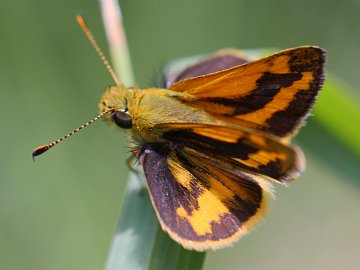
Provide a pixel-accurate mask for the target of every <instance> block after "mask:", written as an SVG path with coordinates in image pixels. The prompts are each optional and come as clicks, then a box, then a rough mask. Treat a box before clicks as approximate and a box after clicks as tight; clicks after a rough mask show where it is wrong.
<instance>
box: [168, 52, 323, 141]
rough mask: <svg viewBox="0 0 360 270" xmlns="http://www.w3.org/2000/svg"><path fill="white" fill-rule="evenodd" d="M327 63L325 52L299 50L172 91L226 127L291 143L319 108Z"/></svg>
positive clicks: (179, 85) (182, 83) (177, 86)
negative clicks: (314, 107) (244, 128)
mask: <svg viewBox="0 0 360 270" xmlns="http://www.w3.org/2000/svg"><path fill="white" fill-rule="evenodd" d="M324 62H325V52H324V50H323V49H321V48H318V47H309V46H307V47H299V48H295V49H289V50H285V51H283V52H280V53H278V54H274V55H272V56H269V57H267V58H263V59H260V60H257V61H253V62H250V63H247V64H245V65H240V66H235V67H232V68H230V69H227V70H223V71H219V72H215V73H211V74H208V75H202V76H200V77H194V78H188V79H185V80H182V81H179V82H174V83H173V84H172V85H171V86H170V89H171V90H175V91H181V92H184V93H187V94H190V95H192V96H194V97H195V99H194V100H192V101H191V102H189V105H190V106H195V107H199V108H202V109H204V110H205V111H207V112H209V113H212V114H213V115H214V116H215V117H217V118H218V119H220V120H222V121H225V122H229V123H232V124H237V125H239V126H247V127H252V128H256V129H259V130H261V131H265V132H269V133H271V134H274V135H276V136H279V137H285V136H289V135H292V134H293V132H294V131H295V130H296V128H298V127H299V124H301V123H302V121H304V119H305V117H306V116H307V114H308V112H309V111H310V109H311V107H312V105H313V103H314V102H315V99H316V96H317V94H318V91H319V90H320V88H321V86H322V83H323V77H324V76H323V68H324ZM224 86H225V87H224Z"/></svg>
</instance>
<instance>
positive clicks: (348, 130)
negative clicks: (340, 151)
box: [314, 74, 360, 156]
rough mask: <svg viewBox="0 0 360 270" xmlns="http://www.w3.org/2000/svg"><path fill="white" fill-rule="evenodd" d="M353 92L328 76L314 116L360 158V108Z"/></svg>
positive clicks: (331, 76)
mask: <svg viewBox="0 0 360 270" xmlns="http://www.w3.org/2000/svg"><path fill="white" fill-rule="evenodd" d="M351 92H352V91H350V90H349V89H348V87H346V86H345V85H344V84H343V83H341V82H340V80H339V79H336V78H335V77H334V76H333V75H332V74H328V76H327V79H326V82H325V85H324V89H323V90H322V91H321V94H320V97H319V100H318V102H317V104H316V106H315V108H314V114H315V117H316V119H317V120H318V121H319V122H320V123H321V124H322V125H323V126H324V127H325V128H326V129H328V130H329V132H331V133H332V134H334V135H335V136H336V137H337V138H338V139H339V140H340V141H341V142H342V143H343V144H344V145H346V146H347V147H348V148H349V149H350V150H351V151H352V152H354V153H355V154H356V155H358V156H360V108H359V105H358V101H357V100H356V98H354V97H351V94H350V93H351Z"/></svg>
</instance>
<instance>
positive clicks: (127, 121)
mask: <svg viewBox="0 0 360 270" xmlns="http://www.w3.org/2000/svg"><path fill="white" fill-rule="evenodd" d="M111 117H112V119H113V120H114V122H115V123H116V124H117V125H118V126H119V127H121V128H132V118H131V115H130V114H129V113H126V112H113V113H112V114H111Z"/></svg>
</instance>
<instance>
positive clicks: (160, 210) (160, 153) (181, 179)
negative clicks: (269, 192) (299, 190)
mask: <svg viewBox="0 0 360 270" xmlns="http://www.w3.org/2000/svg"><path fill="white" fill-rule="evenodd" d="M140 161H141V163H142V166H143V169H144V173H145V177H146V180H147V184H148V187H149V192H150V197H151V200H152V203H153V206H154V209H155V211H156V214H157V216H158V218H159V221H160V223H161V226H162V228H163V229H164V230H165V231H167V232H168V233H169V235H170V236H171V237H172V238H173V239H174V240H176V241H177V242H179V243H180V244H181V245H183V246H184V247H186V248H189V249H195V250H198V251H202V250H206V249H209V248H211V249H217V248H221V247H224V246H228V245H231V244H232V243H233V242H235V241H236V240H238V239H239V238H240V237H241V236H242V235H244V234H245V233H246V232H248V231H249V229H251V228H252V227H253V225H254V223H256V222H257V221H258V220H259V219H260V218H261V216H262V215H263V212H264V209H265V205H266V200H265V197H266V194H265V193H266V192H265V191H264V188H263V187H262V186H261V184H259V183H258V182H257V181H256V179H255V178H253V177H252V176H251V175H249V174H246V173H240V172H234V171H231V170H223V169H222V168H220V167H218V166H216V165H214V164H211V163H207V162H206V160H204V159H202V158H201V157H200V158H199V157H197V156H196V155H193V154H191V153H182V152H181V151H178V150H176V149H170V148H169V147H168V146H165V145H161V144H156V145H145V150H144V151H143V152H142V155H141V158H140Z"/></svg>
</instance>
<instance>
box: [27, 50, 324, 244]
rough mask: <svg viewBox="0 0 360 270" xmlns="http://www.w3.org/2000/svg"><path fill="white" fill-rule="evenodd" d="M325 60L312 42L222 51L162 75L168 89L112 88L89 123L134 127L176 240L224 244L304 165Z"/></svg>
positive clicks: (166, 226) (158, 207) (135, 151)
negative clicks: (255, 55) (249, 52)
mask: <svg viewBox="0 0 360 270" xmlns="http://www.w3.org/2000/svg"><path fill="white" fill-rule="evenodd" d="M325 58H326V52H325V50H324V49H321V48H319V47H315V46H303V47H297V48H293V49H288V50H284V51H281V52H279V53H276V54H274V55H271V56H268V57H265V58H262V59H260V60H255V61H249V59H247V58H246V57H245V56H244V54H242V53H240V52H239V51H236V50H223V51H220V52H218V53H215V54H213V55H212V56H210V57H207V58H204V59H201V60H199V61H198V62H196V63H194V64H192V65H190V66H189V67H187V68H185V69H183V70H182V71H181V72H177V73H176V74H173V73H172V74H170V73H168V74H165V76H164V83H163V86H162V87H161V88H147V89H140V88H137V87H124V86H121V85H116V86H111V87H109V88H107V89H106V90H105V93H104V94H103V96H102V97H101V99H100V102H99V107H100V112H101V114H100V115H99V116H98V117H96V118H94V119H93V120H91V121H89V122H88V123H86V124H85V125H83V126H86V125H88V124H90V123H91V122H93V121H95V120H96V119H98V118H100V117H101V118H103V119H106V120H107V121H110V122H112V123H114V124H116V125H117V126H118V127H120V128H121V129H123V130H124V131H125V132H126V133H127V134H128V136H129V137H130V140H131V144H132V151H131V152H132V155H133V158H134V159H136V160H137V161H138V163H139V164H140V165H141V166H142V168H143V172H144V175H145V178H146V182H147V186H148V190H149V195H150V198H151V202H152V204H153V207H154V209H155V212H156V215H157V217H158V220H159V222H160V224H161V227H162V228H163V230H164V231H166V232H167V233H168V234H169V235H170V237H171V238H173V239H174V240H175V241H177V242H178V243H179V244H181V245H182V246H184V247H185V248H188V249H195V250H198V251H203V250H207V249H218V248H222V247H225V246H229V245H231V244H233V243H234V242H236V241H237V240H238V239H240V238H241V237H242V236H243V235H244V234H246V233H247V232H249V231H251V229H252V228H254V225H255V224H256V223H258V222H259V220H261V218H262V217H263V215H264V211H265V210H266V205H267V197H269V195H270V194H271V192H272V191H271V190H272V188H271V187H272V183H280V184H284V185H287V184H288V183H289V182H291V181H293V180H294V179H296V178H297V177H298V176H299V174H300V173H301V172H302V171H303V170H304V167H305V159H304V155H303V153H302V151H301V149H300V148H299V147H297V146H294V145H292V144H291V143H290V139H291V138H292V137H293V136H294V135H295V134H296V132H297V131H298V129H299V128H300V127H301V126H302V125H303V124H304V121H305V119H306V118H307V117H308V115H309V113H310V110H311V108H312V106H313V104H314V102H315V100H316V97H317V96H318V92H319V90H320V89H321V87H322V84H323V81H324V63H325ZM83 126H82V127H83ZM82 127H80V128H79V129H81V128H82ZM79 129H77V130H75V131H74V132H73V133H75V132H76V131H78V130H79ZM70 135H72V134H71V133H70V134H68V135H67V136H64V137H63V138H65V137H68V136H70ZM63 138H61V139H59V140H58V141H55V142H54V143H52V144H48V145H45V146H42V147H39V148H36V149H35V150H34V152H33V156H37V155H39V154H41V153H43V152H45V151H46V150H48V149H49V148H51V147H52V146H53V145H55V144H56V143H58V142H59V141H61V140H62V139H63Z"/></svg>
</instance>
